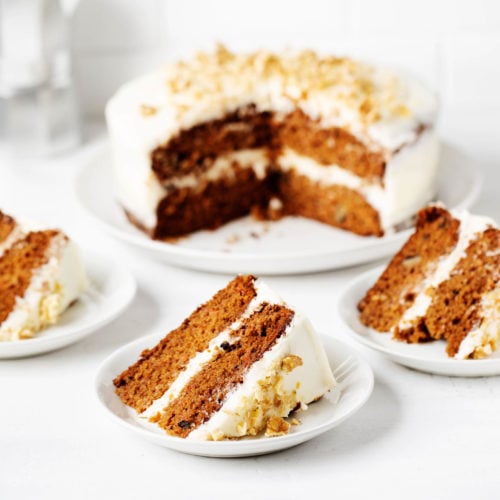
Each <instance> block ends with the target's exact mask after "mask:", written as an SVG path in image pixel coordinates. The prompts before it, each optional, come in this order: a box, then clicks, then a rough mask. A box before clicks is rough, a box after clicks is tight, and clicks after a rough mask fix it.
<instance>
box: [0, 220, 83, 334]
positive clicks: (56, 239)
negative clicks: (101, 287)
mask: <svg viewBox="0 0 500 500" xmlns="http://www.w3.org/2000/svg"><path fill="white" fill-rule="evenodd" d="M86 283H87V281H86V278H85V272H84V269H83V264H82V261H81V258H80V255H79V251H78V249H77V247H76V245H75V244H74V243H73V242H72V241H71V240H70V239H69V238H68V237H67V236H66V235H65V234H64V233H62V232H61V231H59V230H57V229H35V228H28V227H26V226H24V225H21V224H19V222H18V221H16V220H15V219H14V218H12V217H10V216H9V215H6V214H5V213H3V212H0V341H6V340H19V339H28V338H31V337H33V336H34V335H35V333H37V332H38V331H39V330H41V329H42V328H44V327H46V326H48V325H51V324H53V323H55V322H56V321H57V319H58V318H59V316H60V315H61V313H62V312H63V311H64V310H65V309H66V308H67V307H68V306H69V305H70V304H71V303H72V302H73V301H75V300H76V299H77V298H78V296H79V295H80V294H81V293H82V292H83V290H84V289H85V287H86Z"/></svg>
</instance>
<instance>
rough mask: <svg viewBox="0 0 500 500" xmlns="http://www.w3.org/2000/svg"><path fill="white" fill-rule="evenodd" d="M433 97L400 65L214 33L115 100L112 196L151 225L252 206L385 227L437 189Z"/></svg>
mask: <svg viewBox="0 0 500 500" xmlns="http://www.w3.org/2000/svg"><path fill="white" fill-rule="evenodd" d="M436 109H437V103H436V99H435V96H434V95H433V94H432V93H431V92H429V91H428V90H427V89H426V88H425V87H424V86H422V85H421V84H420V83H419V82H418V81H416V80H415V79H414V78H412V77H410V76H408V75H406V74H403V73H402V72H396V71H391V70H388V69H386V68H382V67H379V66H375V65H370V64H366V63H362V62H358V61H354V60H352V59H348V58H338V57H331V56H327V57H323V56H320V55H318V54H317V53H315V52H313V51H306V50H304V51H296V52H293V51H285V52H283V53H280V54H275V53H271V52H267V51H259V52H255V53H250V54H234V53H231V52H230V51H228V50H227V49H225V48H224V47H219V48H218V49H217V50H216V51H215V52H213V53H200V54H198V55H197V56H196V57H194V58H193V59H191V60H188V61H181V62H178V63H176V64H172V65H170V66H167V67H165V68H164V69H162V70H161V71H158V72H156V73H154V74H150V75H148V76H145V77H142V78H139V79H137V80H134V81H132V82H130V83H128V84H126V85H124V86H123V87H122V88H121V89H119V90H118V92H117V93H116V94H115V95H114V96H113V97H112V99H111V100H110V101H109V103H108V105H107V108H106V117H107V123H108V128H109V133H110V143H111V152H112V162H113V168H114V178H115V192H116V196H117V199H118V201H119V203H120V204H121V205H122V206H123V208H124V209H125V211H126V214H127V215H128V218H129V219H130V221H132V222H133V223H134V224H135V225H136V226H138V227H139V228H141V229H143V230H144V231H146V232H147V233H148V234H150V235H151V236H152V237H153V238H156V239H166V238H172V237H178V236H181V235H186V234H188V233H190V232H193V231H196V230H199V229H204V228H216V227H218V226H220V225H222V224H224V223H226V222H228V221H230V220H233V219H235V218H237V217H240V216H243V215H246V214H248V213H252V214H254V215H256V216H257V217H262V218H271V219H273V218H279V217H281V216H284V215H297V216H304V217H307V218H311V219H314V220H317V221H320V222H323V223H326V224H329V225H332V226H335V227H339V228H342V229H345V230H349V231H352V232H354V233H356V234H359V235H376V236H381V235H383V234H384V232H386V231H390V230H392V229H393V228H394V226H396V225H397V224H399V223H401V222H403V221H406V220H407V219H408V218H409V217H411V216H413V215H414V214H415V213H416V212H417V210H418V209H419V208H421V207H422V206H424V205H426V204H427V203H428V202H429V201H430V200H431V199H432V198H433V196H434V195H435V189H436V188H435V185H436V170H437V164H438V155H439V147H438V140H437V137H436V132H435V129H434V122H435V118H436Z"/></svg>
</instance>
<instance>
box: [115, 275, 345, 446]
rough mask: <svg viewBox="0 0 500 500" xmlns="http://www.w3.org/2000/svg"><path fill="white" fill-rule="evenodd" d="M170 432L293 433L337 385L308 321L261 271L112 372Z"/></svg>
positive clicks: (122, 392) (127, 396)
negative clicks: (298, 418) (293, 423)
mask: <svg viewBox="0 0 500 500" xmlns="http://www.w3.org/2000/svg"><path fill="white" fill-rule="evenodd" d="M113 382H114V385H115V386H116V393H117V394H118V396H119V397H120V398H121V400H122V401H123V402H124V403H125V404H126V405H128V406H131V407H132V408H134V409H135V410H136V411H137V413H138V414H139V416H140V417H143V418H145V419H148V420H149V421H151V422H154V423H156V424H157V425H158V426H159V427H161V428H162V429H164V430H165V431H166V433H167V434H169V435H172V436H177V437H181V438H190V439H199V440H221V439H228V438H237V437H242V436H246V435H252V436H253V435H257V434H259V433H261V432H265V433H266V434H267V435H279V434H284V433H286V432H288V429H289V426H290V424H289V423H288V422H287V421H286V420H284V418H285V417H287V416H288V415H289V414H290V413H291V412H292V411H293V410H297V409H299V408H300V409H303V410H305V409H306V408H307V405H308V404H309V403H312V402H314V401H316V400H317V399H319V398H321V397H322V396H323V395H324V394H325V393H326V392H327V391H329V390H330V389H332V388H333V387H334V385H335V380H334V377H333V374H332V372H331V369H330V365H329V363H328V360H327V357H326V353H325V351H324V349H323V346H322V344H321V342H320V340H319V338H318V337H317V334H316V333H315V331H314V330H313V328H312V326H311V324H310V323H309V321H308V320H307V319H306V318H305V317H304V316H302V315H301V314H300V313H298V312H297V311H295V310H294V309H292V308H291V307H290V306H289V305H288V304H286V303H285V302H284V301H283V300H282V299H281V298H280V297H279V296H278V295H276V293H275V292H273V291H272V290H271V289H270V288H269V287H268V286H266V284H265V283H263V282H262V280H261V279H257V278H255V277H253V276H238V277H236V278H235V279H233V280H232V281H231V282H230V283H229V284H228V285H227V286H226V287H225V288H223V289H222V290H220V291H219V292H217V293H216V294H215V295H214V296H213V297H212V298H211V299H210V300H209V301H208V302H206V303H205V304H203V305H201V306H200V307H198V308H197V309H196V310H195V311H194V312H193V313H192V314H191V315H190V316H189V317H188V318H186V319H185V320H184V321H183V323H182V324H181V325H180V326H179V327H178V328H176V329H174V330H172V331H171V332H170V333H169V334H168V335H166V336H165V337H164V338H163V339H162V340H161V341H160V342H159V344H157V345H156V346H155V347H153V348H151V349H148V350H145V351H144V352H142V354H141V356H140V358H139V360H138V361H137V362H136V363H135V364H133V365H132V366H130V367H129V368H128V369H126V370H125V371H124V372H123V373H121V374H119V375H118V376H117V377H116V378H115V379H114V381H113Z"/></svg>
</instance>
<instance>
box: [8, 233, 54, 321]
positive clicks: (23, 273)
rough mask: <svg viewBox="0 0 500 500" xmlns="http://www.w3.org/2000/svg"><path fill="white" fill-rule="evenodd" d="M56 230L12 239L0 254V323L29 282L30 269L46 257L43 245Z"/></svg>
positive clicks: (40, 263) (52, 236) (39, 264)
mask: <svg viewBox="0 0 500 500" xmlns="http://www.w3.org/2000/svg"><path fill="white" fill-rule="evenodd" d="M57 234H58V232H57V231H37V232H31V233H29V234H28V235H27V236H26V237H25V238H23V239H21V240H18V241H16V243H15V244H14V245H13V246H11V247H10V248H8V249H7V250H6V251H5V253H4V254H3V255H2V256H1V257H0V323H2V322H3V321H5V319H6V318H7V316H8V315H9V314H10V313H11V311H12V310H13V309H14V307H15V305H16V299H17V298H18V297H22V296H23V295H24V293H25V291H26V289H27V288H28V286H29V285H30V283H31V277H32V275H33V271H34V270H35V269H37V268H39V267H40V266H42V265H43V264H45V263H46V262H47V260H48V255H47V248H48V246H49V244H50V242H51V241H52V238H54V236H56V235H57Z"/></svg>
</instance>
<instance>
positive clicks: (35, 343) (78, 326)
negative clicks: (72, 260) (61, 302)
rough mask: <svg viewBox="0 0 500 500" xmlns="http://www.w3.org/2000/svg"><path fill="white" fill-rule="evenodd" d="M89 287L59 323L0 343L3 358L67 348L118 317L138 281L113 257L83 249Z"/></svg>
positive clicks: (128, 302)
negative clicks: (34, 334)
mask: <svg viewBox="0 0 500 500" xmlns="http://www.w3.org/2000/svg"><path fill="white" fill-rule="evenodd" d="M82 255H83V260H84V263H85V268H86V271H87V276H88V279H89V282H90V283H89V288H88V289H87V290H86V291H85V292H84V293H83V294H82V295H81V296H80V297H79V298H78V300H77V301H76V302H75V303H74V304H72V305H71V306H70V307H69V308H68V309H67V310H66V311H64V312H63V314H62V315H61V317H60V318H59V320H58V322H57V323H56V324H55V325H52V326H50V327H48V328H45V329H44V330H42V331H41V332H39V333H38V334H37V335H36V336H35V337H33V338H31V339H25V340H12V341H5V342H0V359H9V358H22V357H27V356H34V355H36V354H42V353H46V352H49V351H54V350H56V349H60V348H62V347H66V346H68V345H70V344H73V343H74V342H77V341H78V340H81V339H83V338H84V337H87V336H88V335H90V334H91V333H93V332H95V331H96V330H97V329H99V328H101V327H103V326H104V325H106V324H108V323H109V322H111V321H112V320H113V319H115V318H116V317H118V316H119V315H120V314H121V313H122V312H123V311H124V310H125V308H126V307H127V306H128V305H129V304H130V302H131V301H132V299H133V297H134V295H135V291H136V284H135V280H134V278H133V276H132V275H131V274H130V272H129V271H128V270H127V269H125V268H124V267H123V266H121V265H119V264H118V263H116V262H115V261H113V260H112V259H110V258H109V257H105V256H103V255H97V254H94V253H86V252H82Z"/></svg>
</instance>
